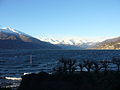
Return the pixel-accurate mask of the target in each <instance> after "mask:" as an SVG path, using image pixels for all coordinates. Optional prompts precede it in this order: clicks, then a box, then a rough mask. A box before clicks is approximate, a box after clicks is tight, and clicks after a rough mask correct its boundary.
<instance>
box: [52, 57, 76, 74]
mask: <svg viewBox="0 0 120 90" xmlns="http://www.w3.org/2000/svg"><path fill="white" fill-rule="evenodd" d="M59 63H60V65H59V66H58V67H57V68H56V69H55V68H54V71H57V72H63V73H66V72H69V73H72V72H74V71H75V70H76V60H74V59H65V58H61V59H60V60H59Z"/></svg>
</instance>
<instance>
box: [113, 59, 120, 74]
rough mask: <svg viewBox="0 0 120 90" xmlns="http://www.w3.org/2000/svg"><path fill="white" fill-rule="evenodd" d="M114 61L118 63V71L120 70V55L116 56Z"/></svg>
mask: <svg viewBox="0 0 120 90" xmlns="http://www.w3.org/2000/svg"><path fill="white" fill-rule="evenodd" d="M112 63H113V64H116V65H117V71H118V72H119V71H120V57H114V58H113V59H112Z"/></svg>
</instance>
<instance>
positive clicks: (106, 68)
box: [100, 60, 111, 72]
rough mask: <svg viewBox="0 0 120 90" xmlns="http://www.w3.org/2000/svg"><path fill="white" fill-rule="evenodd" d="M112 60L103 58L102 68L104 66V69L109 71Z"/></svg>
mask: <svg viewBox="0 0 120 90" xmlns="http://www.w3.org/2000/svg"><path fill="white" fill-rule="evenodd" d="M110 62H111V61H109V60H101V61H100V63H101V64H102V68H104V71H105V72H106V71H108V66H109V64H110Z"/></svg>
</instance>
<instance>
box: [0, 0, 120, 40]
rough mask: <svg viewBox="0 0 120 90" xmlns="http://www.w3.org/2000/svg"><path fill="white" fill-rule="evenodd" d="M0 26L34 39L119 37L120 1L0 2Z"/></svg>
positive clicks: (58, 0)
mask: <svg viewBox="0 0 120 90" xmlns="http://www.w3.org/2000/svg"><path fill="white" fill-rule="evenodd" d="M0 25H1V26H0V27H6V26H10V27H12V28H16V29H18V30H20V31H22V32H25V33H27V34H30V35H32V36H35V37H56V38H57V37H74V36H75V37H107V36H120V0H0Z"/></svg>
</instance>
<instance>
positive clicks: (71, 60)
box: [68, 59, 76, 73]
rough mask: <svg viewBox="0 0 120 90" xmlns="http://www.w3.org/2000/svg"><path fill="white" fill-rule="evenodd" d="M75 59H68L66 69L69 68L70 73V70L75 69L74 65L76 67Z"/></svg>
mask: <svg viewBox="0 0 120 90" xmlns="http://www.w3.org/2000/svg"><path fill="white" fill-rule="evenodd" d="M75 64H76V60H74V59H68V70H69V72H70V73H71V72H73V71H75V69H76V68H75V67H76V65H75Z"/></svg>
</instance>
